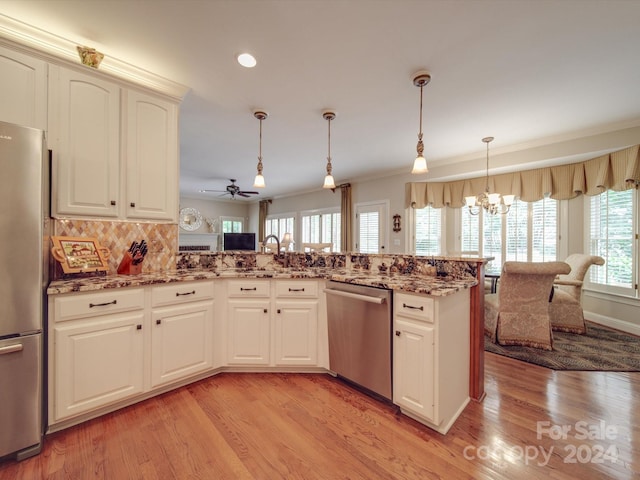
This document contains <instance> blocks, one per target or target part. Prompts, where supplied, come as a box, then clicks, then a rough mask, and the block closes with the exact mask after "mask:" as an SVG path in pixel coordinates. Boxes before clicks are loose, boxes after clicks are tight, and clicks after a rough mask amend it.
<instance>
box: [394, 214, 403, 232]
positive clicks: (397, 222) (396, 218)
mask: <svg viewBox="0 0 640 480" xmlns="http://www.w3.org/2000/svg"><path fill="white" fill-rule="evenodd" d="M401 218H402V217H400V215H399V214H397V213H396V214H395V215H394V216H393V231H394V232H399V231H400V230H402V227H401V226H400V219H401Z"/></svg>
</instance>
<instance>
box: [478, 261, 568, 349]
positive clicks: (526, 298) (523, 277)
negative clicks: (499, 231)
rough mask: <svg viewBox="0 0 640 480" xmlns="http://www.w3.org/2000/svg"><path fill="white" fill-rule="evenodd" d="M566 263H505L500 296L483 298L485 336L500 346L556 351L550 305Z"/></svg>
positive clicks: (491, 295) (565, 271) (499, 291)
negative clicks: (556, 282)
mask: <svg viewBox="0 0 640 480" xmlns="http://www.w3.org/2000/svg"><path fill="white" fill-rule="evenodd" d="M570 270H571V267H570V266H569V265H568V264H567V263H565V262H505V263H504V264H503V266H502V273H501V275H500V289H499V290H498V293H493V294H490V295H485V297H484V299H485V300H484V312H485V313H484V321H485V335H488V336H489V338H490V339H491V341H492V342H494V343H495V342H497V343H499V344H501V345H525V346H529V347H535V348H542V349H544V350H552V349H553V334H552V333H551V320H550V317H549V305H550V303H549V302H550V297H551V292H552V291H553V281H554V279H555V278H556V275H560V274H567V273H569V271H570Z"/></svg>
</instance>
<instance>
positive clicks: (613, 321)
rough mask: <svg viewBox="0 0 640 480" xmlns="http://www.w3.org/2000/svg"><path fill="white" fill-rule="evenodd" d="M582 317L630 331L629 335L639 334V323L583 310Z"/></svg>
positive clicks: (606, 325)
mask: <svg viewBox="0 0 640 480" xmlns="http://www.w3.org/2000/svg"><path fill="white" fill-rule="evenodd" d="M584 318H585V319H586V320H588V321H590V322H594V323H598V324H600V325H603V326H605V327H609V328H615V329H616V330H621V331H623V332H627V333H630V334H631V335H638V336H640V325H638V324H634V323H629V322H625V321H624V320H619V319H617V318H612V317H607V316H605V315H600V314H598V313H592V312H586V311H585V312H584Z"/></svg>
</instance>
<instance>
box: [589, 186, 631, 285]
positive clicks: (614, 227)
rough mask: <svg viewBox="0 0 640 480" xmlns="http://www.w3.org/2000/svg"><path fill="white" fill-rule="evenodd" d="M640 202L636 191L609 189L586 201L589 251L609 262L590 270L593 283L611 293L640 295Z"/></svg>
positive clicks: (590, 280) (590, 278) (590, 279)
mask: <svg viewBox="0 0 640 480" xmlns="http://www.w3.org/2000/svg"><path fill="white" fill-rule="evenodd" d="M636 202H637V192H636V190H624V191H622V192H614V191H612V190H608V191H606V192H604V193H602V194H600V195H596V196H593V197H587V198H586V205H585V207H586V210H587V212H588V214H587V215H586V216H587V221H588V226H587V229H588V239H589V246H588V251H589V252H590V253H591V254H592V255H599V256H601V257H602V258H604V261H605V264H604V265H603V266H600V267H598V268H590V269H589V282H590V283H591V284H592V285H594V286H597V287H599V288H601V289H604V290H606V291H609V292H611V293H619V294H623V295H631V296H635V295H637V291H636V288H635V286H636V284H637V277H636V275H637V274H636V272H637V267H636V262H637V261H638V259H637V257H636V256H635V255H634V245H635V240H634V237H635V234H634V233H635V232H636V231H637V226H636V221H637V220H636V216H635V214H634V212H635V211H636V208H637V206H636ZM636 251H637V250H636Z"/></svg>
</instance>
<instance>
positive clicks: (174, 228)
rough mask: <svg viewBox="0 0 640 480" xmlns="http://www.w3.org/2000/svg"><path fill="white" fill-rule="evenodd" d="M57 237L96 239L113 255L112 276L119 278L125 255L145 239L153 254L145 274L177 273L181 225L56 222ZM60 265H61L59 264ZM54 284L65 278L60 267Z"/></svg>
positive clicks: (58, 220) (53, 275) (69, 220)
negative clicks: (179, 226)
mask: <svg viewBox="0 0 640 480" xmlns="http://www.w3.org/2000/svg"><path fill="white" fill-rule="evenodd" d="M53 232H54V233H53V235H56V236H63V237H93V238H96V239H97V240H98V242H99V243H100V245H102V246H103V247H106V248H108V249H109V250H110V252H111V257H110V258H109V271H108V272H107V273H109V274H115V273H116V272H117V270H118V265H119V264H120V261H121V260H122V257H123V255H124V252H126V251H127V250H129V246H130V245H131V244H132V243H133V242H134V241H136V242H140V241H141V240H142V239H144V240H146V241H147V244H148V245H149V251H148V253H147V256H146V257H145V260H144V263H143V264H142V271H143V272H145V273H146V272H160V271H166V270H175V268H176V252H177V251H178V225H176V224H157V223H136V222H117V221H104V220H83V219H55V220H54V225H53ZM56 263H57V262H56ZM52 277H53V278H52V280H55V279H58V278H62V277H63V274H62V269H61V268H60V265H56V266H55V268H54V272H53V274H52Z"/></svg>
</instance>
